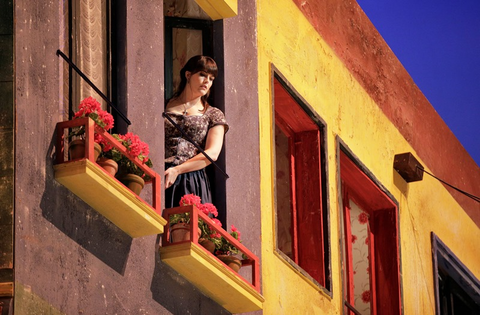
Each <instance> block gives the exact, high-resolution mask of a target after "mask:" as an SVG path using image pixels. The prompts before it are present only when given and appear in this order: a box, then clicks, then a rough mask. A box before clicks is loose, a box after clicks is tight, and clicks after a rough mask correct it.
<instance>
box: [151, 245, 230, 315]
mask: <svg viewBox="0 0 480 315" xmlns="http://www.w3.org/2000/svg"><path fill="white" fill-rule="evenodd" d="M160 238H161V237H160V236H158V237H157V242H156V247H155V248H158V247H159V244H160ZM151 291H152V297H153V299H154V300H155V301H157V302H158V303H159V304H160V305H162V306H163V307H165V308H166V309H167V310H168V311H170V312H171V313H172V314H219V315H222V314H225V315H227V314H231V313H230V312H228V311H227V310H225V309H224V308H223V307H221V306H220V305H218V304H217V303H216V302H215V301H213V300H212V299H210V298H209V297H206V296H205V295H203V293H202V292H201V291H200V290H198V289H197V287H195V286H194V285H192V284H191V283H190V282H188V281H187V280H186V279H185V278H183V277H182V276H181V275H180V274H178V273H177V272H176V271H175V270H174V269H172V268H171V267H170V266H168V265H166V264H164V263H163V262H162V261H161V260H160V253H159V251H158V250H156V251H155V269H154V271H153V279H152V285H151Z"/></svg>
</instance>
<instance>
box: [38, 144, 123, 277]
mask: <svg viewBox="0 0 480 315" xmlns="http://www.w3.org/2000/svg"><path fill="white" fill-rule="evenodd" d="M54 143H55V135H54V136H53V138H52V140H51V142H50V146H49V148H48V151H47V156H46V158H45V161H46V165H45V174H46V175H45V177H46V180H45V190H44V192H43V195H42V199H41V202H40V208H41V209H42V215H43V217H44V218H45V219H47V220H48V221H50V222H51V223H52V224H53V225H54V226H55V227H57V228H58V229H59V230H60V231H61V232H62V233H64V234H65V235H66V236H68V237H69V238H71V239H72V240H73V241H75V242H76V243H77V244H78V245H80V246H82V247H83V248H84V249H85V250H87V251H88V252H90V253H91V254H92V255H94V256H95V257H97V258H98V259H100V260H101V261H103V262H104V263H105V264H106V265H108V266H109V267H111V268H112V269H113V270H115V271H116V272H118V273H119V274H121V275H123V274H124V272H125V267H126V264H127V259H128V255H129V252H130V247H131V245H132V238H131V237H130V236H129V235H128V234H126V233H125V232H123V231H122V230H121V229H119V228H118V227H117V226H116V225H114V224H113V223H111V222H110V221H108V220H107V219H106V218H105V217H103V216H102V215H101V214H99V213H98V212H96V211H95V210H93V209H92V208H90V206H88V205H87V204H86V203H84V202H83V201H82V200H81V199H80V198H78V197H77V196H75V195H74V194H72V193H71V192H70V191H69V190H68V189H66V188H65V187H63V186H62V185H60V184H59V183H57V182H56V181H55V178H54V173H53V162H54V161H55V154H54Z"/></svg>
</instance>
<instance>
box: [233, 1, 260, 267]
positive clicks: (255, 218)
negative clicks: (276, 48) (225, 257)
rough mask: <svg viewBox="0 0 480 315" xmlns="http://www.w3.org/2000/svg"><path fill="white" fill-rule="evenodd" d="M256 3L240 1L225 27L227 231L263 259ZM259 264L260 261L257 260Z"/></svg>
mask: <svg viewBox="0 0 480 315" xmlns="http://www.w3.org/2000/svg"><path fill="white" fill-rule="evenodd" d="M255 17H256V6H255V1H238V16H237V17H235V18H228V19H226V20H225V21H224V43H225V48H224V49H225V53H224V56H225V80H224V81H225V115H226V117H227V119H228V122H229V125H230V130H229V131H228V133H227V135H226V143H225V151H226V170H227V173H228V175H229V176H230V178H229V179H228V180H227V226H226V229H227V230H228V231H230V226H231V225H232V224H234V225H235V226H236V227H237V228H238V229H239V231H240V232H241V233H242V242H243V244H244V245H245V246H247V247H248V248H249V249H250V250H251V251H252V252H253V253H254V254H255V255H257V256H258V257H260V256H261V242H260V235H261V230H260V213H261V208H260V193H259V192H260V167H259V159H258V156H259V144H258V142H259V137H258V97H257V91H258V82H257V77H256V71H257V42H256V41H257V38H256V31H255V29H256V18H255ZM260 258H261V257H260Z"/></svg>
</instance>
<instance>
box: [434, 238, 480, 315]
mask: <svg viewBox="0 0 480 315" xmlns="http://www.w3.org/2000/svg"><path fill="white" fill-rule="evenodd" d="M432 248H433V250H432V252H433V271H434V281H435V302H436V303H435V308H436V314H442V315H454V314H466V315H469V314H472V315H473V314H480V281H479V280H478V279H477V278H475V276H474V275H473V274H472V273H471V271H470V270H468V269H467V267H465V265H463V264H462V262H461V261H460V260H459V259H458V258H457V257H456V256H455V255H454V254H453V253H452V251H451V250H450V249H449V248H448V247H447V246H446V245H445V244H444V243H443V242H442V241H441V240H440V239H439V238H438V236H437V235H435V234H434V233H432Z"/></svg>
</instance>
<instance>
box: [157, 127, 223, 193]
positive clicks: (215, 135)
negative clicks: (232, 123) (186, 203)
mask: <svg viewBox="0 0 480 315" xmlns="http://www.w3.org/2000/svg"><path fill="white" fill-rule="evenodd" d="M224 135H225V126H224V125H216V126H215V127H212V128H210V130H209V131H208V133H207V141H206V143H205V150H204V151H205V153H207V154H208V156H210V157H211V158H212V160H214V161H216V160H217V158H218V156H219V155H220V152H221V151H222V146H223V136H224ZM210 164H211V162H210V161H209V160H208V159H207V158H206V157H205V155H203V153H199V154H197V155H195V156H194V157H192V158H191V159H189V160H187V161H185V162H184V163H182V164H180V165H177V166H175V167H170V168H169V169H167V170H165V188H168V187H170V186H172V184H173V183H174V182H175V180H176V179H177V176H178V175H180V174H184V173H188V172H192V171H198V170H201V169H202V168H205V167H207V166H208V165H210Z"/></svg>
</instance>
